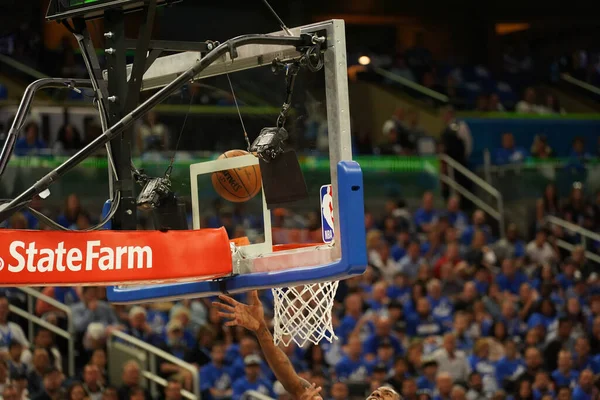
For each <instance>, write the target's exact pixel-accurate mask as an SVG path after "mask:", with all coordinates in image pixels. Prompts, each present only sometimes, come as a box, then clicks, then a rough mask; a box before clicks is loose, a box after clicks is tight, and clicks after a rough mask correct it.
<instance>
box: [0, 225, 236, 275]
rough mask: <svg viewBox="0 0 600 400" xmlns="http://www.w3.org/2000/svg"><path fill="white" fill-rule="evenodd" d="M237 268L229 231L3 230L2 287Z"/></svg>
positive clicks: (223, 271)
mask: <svg viewBox="0 0 600 400" xmlns="http://www.w3.org/2000/svg"><path fill="white" fill-rule="evenodd" d="M231 272H232V263H231V250H230V245H229V239H228V237H227V233H226V231H225V229H223V228H220V229H202V230H196V231H169V232H159V231H127V232H123V231H97V232H55V231H22V230H4V229H2V230H0V286H25V285H28V286H32V285H78V284H92V283H94V284H111V285H112V284H114V285H123V284H127V283H128V282H131V283H140V282H144V283H161V282H177V281H180V282H181V281H191V280H206V279H213V278H218V277H222V276H225V275H228V274H230V273H231Z"/></svg>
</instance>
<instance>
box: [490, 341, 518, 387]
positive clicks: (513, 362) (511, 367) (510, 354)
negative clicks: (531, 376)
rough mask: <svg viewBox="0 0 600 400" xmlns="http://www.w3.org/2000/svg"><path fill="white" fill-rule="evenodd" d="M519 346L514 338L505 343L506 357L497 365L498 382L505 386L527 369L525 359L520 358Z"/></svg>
mask: <svg viewBox="0 0 600 400" xmlns="http://www.w3.org/2000/svg"><path fill="white" fill-rule="evenodd" d="M518 355H519V353H518V352H517V344H516V343H515V341H514V339H513V338H509V339H507V340H506V341H505V342H504V357H502V358H501V359H500V360H498V362H497V363H496V381H497V382H498V385H500V386H504V385H505V383H506V382H508V381H512V380H514V379H515V378H516V377H517V376H519V375H520V374H521V373H522V372H523V371H524V370H525V369H524V364H523V359H521V358H519V357H518Z"/></svg>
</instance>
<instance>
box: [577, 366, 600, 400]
mask: <svg viewBox="0 0 600 400" xmlns="http://www.w3.org/2000/svg"><path fill="white" fill-rule="evenodd" d="M597 396H598V389H597V388H595V387H594V372H592V370H590V369H585V370H583V371H581V375H580V376H579V385H577V386H576V387H575V389H573V397H572V400H595V399H596V398H597Z"/></svg>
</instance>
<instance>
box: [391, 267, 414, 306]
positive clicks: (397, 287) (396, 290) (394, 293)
mask: <svg viewBox="0 0 600 400" xmlns="http://www.w3.org/2000/svg"><path fill="white" fill-rule="evenodd" d="M410 294H411V286H410V285H409V283H408V279H407V277H406V275H405V274H404V273H402V272H398V273H397V274H396V275H394V281H393V282H392V284H391V285H390V286H389V287H388V292H387V295H388V297H389V298H390V299H391V300H396V301H399V302H400V303H406V302H408V301H409V300H410Z"/></svg>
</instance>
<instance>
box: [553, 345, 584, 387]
mask: <svg viewBox="0 0 600 400" xmlns="http://www.w3.org/2000/svg"><path fill="white" fill-rule="evenodd" d="M557 363H558V368H557V369H555V370H554V371H553V372H552V380H553V381H554V383H556V385H557V386H568V387H571V388H572V387H575V386H576V385H577V382H578V381H579V372H577V371H575V370H574V369H573V356H572V355H571V353H570V352H569V351H567V350H561V351H560V352H559V353H558V361H557Z"/></svg>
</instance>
